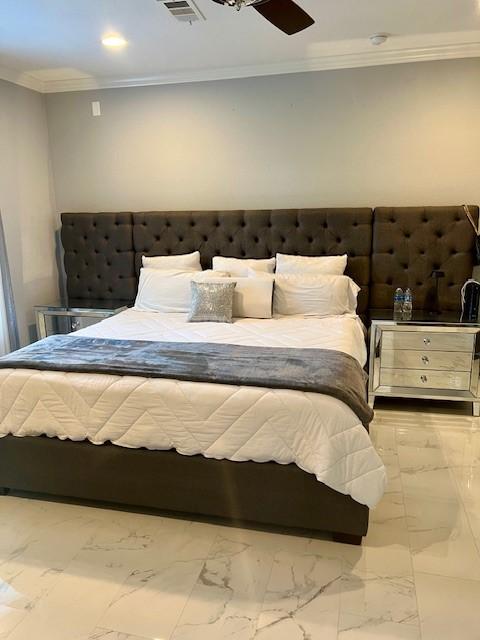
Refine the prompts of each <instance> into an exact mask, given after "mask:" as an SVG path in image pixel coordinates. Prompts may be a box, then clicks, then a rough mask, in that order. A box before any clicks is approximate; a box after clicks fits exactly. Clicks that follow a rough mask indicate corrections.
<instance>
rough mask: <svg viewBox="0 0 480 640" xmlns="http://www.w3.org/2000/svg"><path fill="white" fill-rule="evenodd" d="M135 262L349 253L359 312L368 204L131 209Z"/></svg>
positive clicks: (364, 303) (366, 262) (363, 301)
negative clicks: (189, 256) (195, 255)
mask: <svg viewBox="0 0 480 640" xmlns="http://www.w3.org/2000/svg"><path fill="white" fill-rule="evenodd" d="M133 244H134V249H135V263H136V267H137V269H139V268H140V264H141V257H142V255H169V254H178V253H188V252H190V251H196V250H199V251H200V254H201V256H202V261H203V266H204V267H209V266H211V261H212V258H213V256H215V255H223V256H233V257H237V258H270V257H271V256H274V255H275V254H276V253H277V252H279V253H291V254H301V255H307V256H308V255H311V256H322V255H334V254H341V253H347V254H348V256H349V260H348V266H347V274H348V275H350V276H351V277H352V278H353V279H354V280H355V282H357V283H358V284H359V285H360V286H361V287H362V291H361V292H360V294H359V305H358V308H359V312H360V313H364V312H365V311H366V310H367V309H368V284H369V281H370V256H371V250H372V211H371V209H366V208H358V209H284V210H280V209H277V210H271V209H268V210H259V211H162V212H158V211H153V212H147V213H134V214H133Z"/></svg>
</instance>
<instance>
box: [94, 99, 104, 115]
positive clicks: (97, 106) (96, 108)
mask: <svg viewBox="0 0 480 640" xmlns="http://www.w3.org/2000/svg"><path fill="white" fill-rule="evenodd" d="M101 115H102V110H101V108H100V102H98V101H96V102H92V116H101Z"/></svg>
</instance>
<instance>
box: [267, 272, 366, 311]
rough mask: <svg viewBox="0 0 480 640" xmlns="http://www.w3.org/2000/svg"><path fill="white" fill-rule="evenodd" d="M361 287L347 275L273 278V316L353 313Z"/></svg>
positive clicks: (278, 276)
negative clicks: (275, 314)
mask: <svg viewBox="0 0 480 640" xmlns="http://www.w3.org/2000/svg"><path fill="white" fill-rule="evenodd" d="M359 291H360V287H359V286H358V285H357V284H355V282H354V281H353V280H351V279H350V278H349V277H348V276H331V275H300V274H285V275H282V274H279V275H276V276H275V289H274V294H273V310H274V313H277V314H279V315H283V316H290V315H296V314H302V315H305V316H319V317H324V316H338V315H343V314H344V313H355V311H356V308H357V296H358V292H359Z"/></svg>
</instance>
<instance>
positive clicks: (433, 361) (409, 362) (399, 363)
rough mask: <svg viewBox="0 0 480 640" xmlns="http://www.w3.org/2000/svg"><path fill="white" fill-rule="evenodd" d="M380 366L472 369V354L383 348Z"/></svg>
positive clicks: (449, 369)
mask: <svg viewBox="0 0 480 640" xmlns="http://www.w3.org/2000/svg"><path fill="white" fill-rule="evenodd" d="M380 367H381V368H382V369H383V368H385V369H431V370H433V371H435V370H437V371H470V370H471V368H472V354H471V353H467V352H461V351H460V352H456V353H455V352H453V351H430V352H426V351H407V350H406V349H398V350H397V351H391V350H389V349H382V353H381V355H380Z"/></svg>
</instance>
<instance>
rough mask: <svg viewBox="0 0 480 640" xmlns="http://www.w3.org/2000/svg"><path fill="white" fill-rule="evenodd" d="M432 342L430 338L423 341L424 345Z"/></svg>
mask: <svg viewBox="0 0 480 640" xmlns="http://www.w3.org/2000/svg"><path fill="white" fill-rule="evenodd" d="M430 342H431V340H430V338H424V339H423V344H430Z"/></svg>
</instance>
